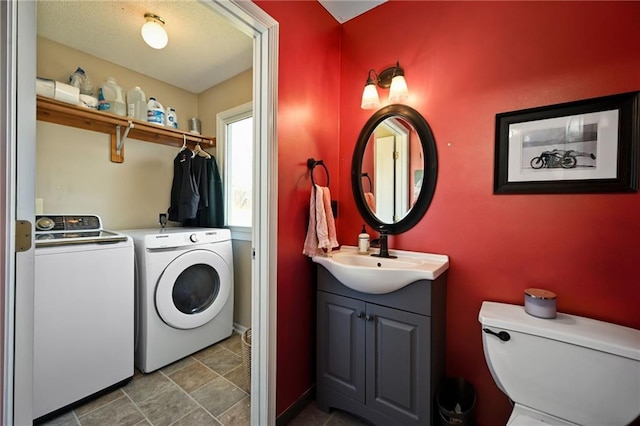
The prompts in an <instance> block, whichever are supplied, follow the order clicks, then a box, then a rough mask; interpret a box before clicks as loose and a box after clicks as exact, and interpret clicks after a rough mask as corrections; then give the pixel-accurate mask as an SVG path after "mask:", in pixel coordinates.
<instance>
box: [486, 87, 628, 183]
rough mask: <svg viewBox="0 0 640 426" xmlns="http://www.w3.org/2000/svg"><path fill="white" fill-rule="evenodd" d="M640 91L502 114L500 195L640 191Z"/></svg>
mask: <svg viewBox="0 0 640 426" xmlns="http://www.w3.org/2000/svg"><path fill="white" fill-rule="evenodd" d="M639 107H640V92H629V93H621V94H617V95H610V96H604V97H600V98H593V99H586V100H580V101H574V102H568V103H563V104H557V105H549V106H543V107H537V108H530V109H525V110H520V111H512V112H505V113H500V114H496V139H495V168H494V187H493V193H494V194H572V193H613V192H637V191H638V162H639V152H640V151H639V147H638V145H639V144H640V142H639V139H640V118H639V117H640V114H639V112H638V110H639Z"/></svg>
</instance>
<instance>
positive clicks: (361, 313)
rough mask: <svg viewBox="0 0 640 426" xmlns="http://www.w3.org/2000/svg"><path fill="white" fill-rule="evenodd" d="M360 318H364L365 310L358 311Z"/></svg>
mask: <svg viewBox="0 0 640 426" xmlns="http://www.w3.org/2000/svg"><path fill="white" fill-rule="evenodd" d="M356 316H357V317H358V318H364V312H358V315H356Z"/></svg>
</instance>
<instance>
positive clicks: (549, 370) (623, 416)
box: [478, 302, 640, 426]
mask: <svg viewBox="0 0 640 426" xmlns="http://www.w3.org/2000/svg"><path fill="white" fill-rule="evenodd" d="M478 319H479V321H480V323H481V324H482V329H483V332H482V343H483V347H484V354H485V358H486V360H487V364H488V366H489V370H490V371H491V375H492V376H493V379H494V380H495V382H496V384H497V385H498V387H499V388H500V389H501V390H502V391H503V392H504V393H505V394H507V396H509V398H510V399H511V400H512V401H514V402H515V403H518V404H520V405H523V406H526V407H529V408H532V409H534V410H538V411H542V412H543V413H547V414H550V415H552V416H555V417H558V418H560V419H564V420H567V421H570V422H573V423H577V424H580V425H593V426H603V425H611V426H614V425H621V426H622V425H627V424H629V423H631V421H632V420H634V419H635V418H636V417H637V416H638V415H639V414H640V330H635V329H632V328H629V327H623V326H619V325H615V324H609V323H606V322H603V321H597V320H593V319H589V318H584V317H578V316H574V315H567V314H562V313H558V315H557V317H556V318H555V319H543V318H537V317H534V316H531V315H529V314H527V313H526V312H525V311H524V307H523V306H518V305H508V304H504V303H495V302H483V303H482V307H481V309H480V314H479V317H478ZM485 329H488V330H491V331H492V332H495V333H500V332H501V331H504V332H506V333H508V335H509V339H508V340H506V335H504V334H503V336H502V337H503V338H505V340H502V339H500V338H499V337H498V336H496V335H493V334H490V333H488V332H486V331H484V330H485Z"/></svg>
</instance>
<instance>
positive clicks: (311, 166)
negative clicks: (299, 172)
mask: <svg viewBox="0 0 640 426" xmlns="http://www.w3.org/2000/svg"><path fill="white" fill-rule="evenodd" d="M316 166H322V167H323V168H324V172H325V173H326V175H327V187H328V186H329V169H327V166H325V164H324V161H322V160H316V159H314V158H309V159H308V160H307V167H308V168H309V170H311V183H312V184H313V186H314V187H315V185H316V180H315V178H314V177H313V170H314V169H315V168H316Z"/></svg>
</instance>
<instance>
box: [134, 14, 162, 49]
mask: <svg viewBox="0 0 640 426" xmlns="http://www.w3.org/2000/svg"><path fill="white" fill-rule="evenodd" d="M145 18H146V19H147V22H145V23H144V25H143V26H142V30H141V33H142V38H143V39H144V41H145V43H147V44H148V45H149V46H151V47H153V48H154V49H163V48H164V47H165V46H166V45H167V43H168V42H169V36H168V35H167V32H166V31H165V29H164V27H163V25H164V21H163V20H162V18H160V17H159V16H155V15H151V14H147V15H145Z"/></svg>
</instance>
